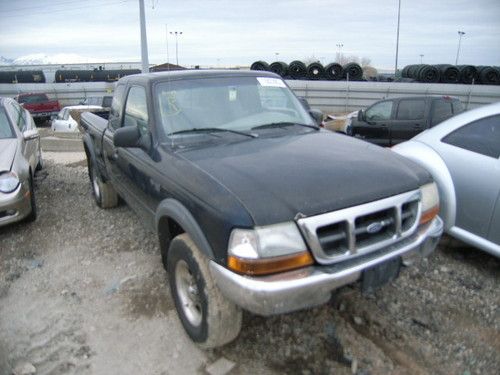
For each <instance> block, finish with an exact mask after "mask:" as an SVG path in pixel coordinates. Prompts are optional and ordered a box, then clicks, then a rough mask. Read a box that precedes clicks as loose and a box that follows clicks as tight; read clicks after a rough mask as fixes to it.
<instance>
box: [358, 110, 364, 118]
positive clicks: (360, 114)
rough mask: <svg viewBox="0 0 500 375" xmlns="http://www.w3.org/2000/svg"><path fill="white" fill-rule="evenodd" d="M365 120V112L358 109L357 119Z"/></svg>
mask: <svg viewBox="0 0 500 375" xmlns="http://www.w3.org/2000/svg"><path fill="white" fill-rule="evenodd" d="M365 120H366V113H365V112H364V111H363V110H362V109H360V110H359V111H358V121H365Z"/></svg>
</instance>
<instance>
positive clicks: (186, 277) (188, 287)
mask: <svg viewBox="0 0 500 375" xmlns="http://www.w3.org/2000/svg"><path fill="white" fill-rule="evenodd" d="M175 285H176V289H177V290H176V292H177V296H178V297H179V300H180V302H181V305H182V311H183V312H184V315H185V316H186V318H187V320H188V321H189V323H191V324H192V325H193V326H199V325H200V324H201V319H202V307H201V299H200V295H199V291H198V286H197V284H196V280H195V278H194V276H193V274H192V273H191V270H190V269H189V266H188V264H187V263H186V262H185V261H183V260H179V262H177V264H176V266H175Z"/></svg>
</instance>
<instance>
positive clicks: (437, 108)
mask: <svg viewBox="0 0 500 375" xmlns="http://www.w3.org/2000/svg"><path fill="white" fill-rule="evenodd" d="M463 110H464V108H463V106H462V103H461V102H460V100H458V99H457V98H454V97H451V96H416V97H402V98H391V99H385V100H381V101H379V102H376V103H374V104H372V105H371V106H370V107H368V108H367V109H366V110H360V111H358V114H357V117H353V118H352V121H351V124H350V126H349V127H348V128H347V134H349V135H352V136H355V137H359V138H362V139H364V140H366V141H368V142H371V143H375V144H377V145H380V146H393V145H396V144H398V143H401V142H404V141H406V140H408V139H411V138H413V137H414V136H416V135H417V134H418V133H420V132H422V131H424V130H426V129H430V128H432V127H433V126H435V125H437V124H439V123H441V122H443V121H444V120H446V119H448V118H450V117H452V116H454V115H457V114H459V113H461V112H463Z"/></svg>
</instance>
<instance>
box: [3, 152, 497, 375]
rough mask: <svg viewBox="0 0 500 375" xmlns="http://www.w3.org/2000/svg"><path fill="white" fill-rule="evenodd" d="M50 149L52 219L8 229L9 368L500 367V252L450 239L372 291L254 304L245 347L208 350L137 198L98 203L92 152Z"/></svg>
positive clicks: (46, 195) (47, 181)
mask: <svg viewBox="0 0 500 375" xmlns="http://www.w3.org/2000/svg"><path fill="white" fill-rule="evenodd" d="M44 156H45V159H46V167H45V169H44V170H43V171H41V172H40V173H39V174H38V176H37V179H36V185H37V189H36V196H37V201H38V206H39V218H38V220H37V221H36V222H35V223H32V224H16V225H12V226H9V227H4V228H0V374H10V373H12V372H13V371H14V372H17V373H21V372H22V371H21V367H22V366H23V365H24V367H25V368H24V370H26V371H25V373H30V371H31V373H32V371H33V368H35V369H36V374H103V375H104V374H105V375H112V374H147V375H149V374H155V375H156V374H158V375H164V374H193V373H195V374H216V375H222V374H224V373H227V372H228V371H229V373H230V374H233V375H235V374H256V373H259V374H281V373H287V374H332V373H335V374H358V375H361V374H365V375H366V374H460V375H468V374H471V375H472V374H498V373H500V309H499V305H500V293H499V292H498V288H497V286H498V282H499V276H500V267H499V266H500V262H499V260H498V259H495V258H493V257H491V256H489V255H487V254H484V253H482V252H479V251H477V250H474V249H473V248H470V247H467V246H465V245H462V244H460V243H457V242H455V241H451V240H450V239H449V238H445V239H443V240H442V241H441V244H440V246H439V249H438V251H436V252H435V253H434V254H433V255H432V256H431V257H430V259H429V260H427V261H424V262H422V263H421V264H419V265H418V266H417V267H413V268H409V269H405V270H404V272H403V273H402V275H401V276H400V277H399V278H398V279H397V280H396V281H394V282H393V283H391V284H390V285H387V286H385V287H384V288H382V289H381V290H379V291H377V292H375V293H374V294H372V295H362V294H361V293H360V292H359V288H357V287H356V286H353V287H348V288H344V289H342V290H340V291H338V292H337V293H335V295H334V296H333V298H332V300H331V302H330V303H329V304H327V305H325V306H322V307H319V308H315V309H312V310H308V311H302V312H297V313H292V314H287V315H282V316H276V317H271V318H263V317H259V316H254V315H251V314H245V315H244V323H243V329H242V332H241V334H240V336H239V337H238V338H237V339H236V340H235V341H234V342H233V343H230V344H228V345H226V346H225V347H223V348H219V349H216V350H209V351H202V350H200V349H198V348H197V347H196V346H195V345H193V344H192V343H191V341H190V340H189V339H188V338H187V337H186V335H185V334H184V332H183V330H182V326H181V324H180V322H179V320H178V318H177V315H176V313H175V309H174V304H173V300H172V298H171V296H170V292H169V290H168V286H167V280H166V274H165V271H164V270H163V268H162V266H161V261H160V256H159V251H158V244H157V240H156V238H155V236H154V235H153V234H152V233H150V232H148V231H146V230H145V229H144V228H143V227H142V226H141V225H140V223H139V220H138V219H137V217H136V216H135V214H134V213H133V212H131V211H130V209H129V208H128V207H127V206H126V205H124V204H122V205H121V206H119V207H117V208H115V209H112V210H101V209H99V208H98V207H97V206H96V205H95V204H93V202H92V200H91V197H90V187H89V183H88V177H87V172H86V168H85V161H84V159H83V154H81V153H45V154H44ZM30 366H32V367H30ZM217 368H219V370H217ZM222 368H225V369H222Z"/></svg>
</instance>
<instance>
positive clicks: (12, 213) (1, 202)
mask: <svg viewBox="0 0 500 375" xmlns="http://www.w3.org/2000/svg"><path fill="white" fill-rule="evenodd" d="M30 212H31V197H30V189H29V183H28V182H23V183H21V184H20V185H19V187H18V188H17V189H16V190H14V191H13V192H12V193H8V194H5V193H0V226H3V225H7V224H11V223H14V222H16V221H20V220H22V219H24V218H25V217H26V216H28V215H29V213H30Z"/></svg>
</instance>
